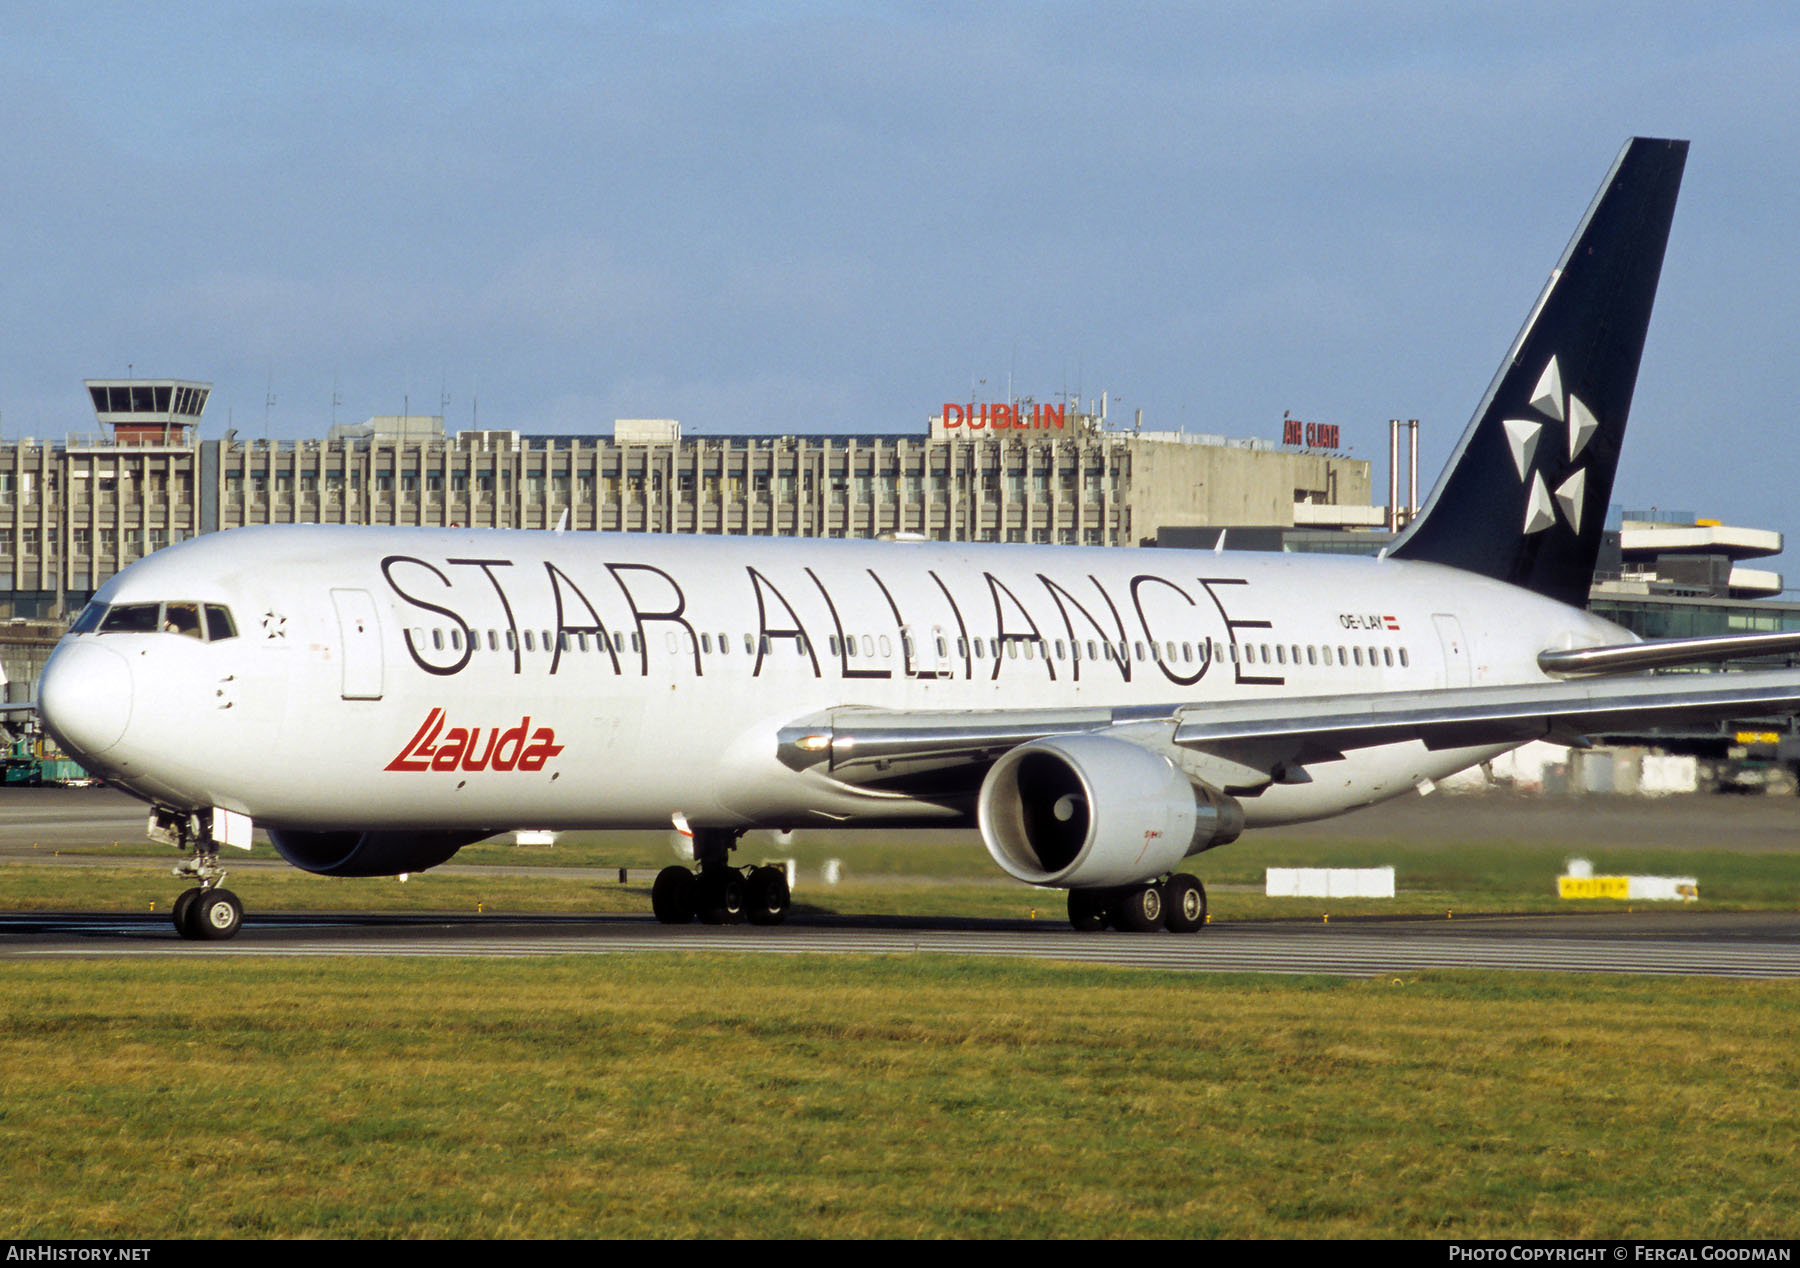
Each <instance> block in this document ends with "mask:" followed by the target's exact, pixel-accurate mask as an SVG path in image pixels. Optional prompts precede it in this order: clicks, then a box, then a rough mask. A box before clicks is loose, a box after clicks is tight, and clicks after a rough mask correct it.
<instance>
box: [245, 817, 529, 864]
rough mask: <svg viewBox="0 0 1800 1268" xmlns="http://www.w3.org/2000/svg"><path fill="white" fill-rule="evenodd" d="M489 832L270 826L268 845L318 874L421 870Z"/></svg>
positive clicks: (445, 858)
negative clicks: (303, 829)
mask: <svg viewBox="0 0 1800 1268" xmlns="http://www.w3.org/2000/svg"><path fill="white" fill-rule="evenodd" d="M492 835H493V834H492V833H491V832H475V833H468V832H462V833H453V834H448V835H446V834H445V833H442V832H293V831H289V830H287V829H285V828H272V829H270V831H269V843H270V844H271V845H273V846H274V847H275V852H276V853H277V854H279V855H281V857H282V858H284V859H286V860H287V861H288V862H289V863H292V864H293V865H294V866H295V867H297V868H299V869H301V870H302V871H306V872H316V873H318V874H319V875H320V876H398V875H400V874H401V873H402V872H423V871H424V870H426V869H427V868H431V867H436V866H437V865H438V864H439V863H442V862H444V861H446V860H447V859H449V857H450V856H451V855H453V854H455V853H456V852H457V851H458V850H460V849H462V848H463V846H465V845H470V844H472V843H474V842H476V841H479V840H481V839H482V838H483V837H488V836H492Z"/></svg>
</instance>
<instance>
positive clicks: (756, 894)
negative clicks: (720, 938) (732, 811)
mask: <svg viewBox="0 0 1800 1268" xmlns="http://www.w3.org/2000/svg"><path fill="white" fill-rule="evenodd" d="M742 835H743V833H742V832H741V831H740V830H738V829H736V828H695V829H694V857H695V858H696V859H698V860H699V862H700V870H699V872H698V873H695V872H692V871H689V870H688V869H687V868H685V867H665V868H663V870H662V871H660V872H658V873H657V874H656V884H655V885H654V886H652V887H651V890H650V906H651V908H652V909H653V910H654V911H655V912H656V918H657V919H658V920H660V921H662V922H663V923H664V924H665V925H685V924H688V923H689V922H691V921H692V920H694V919H695V918H696V917H697V918H698V919H699V920H700V923H701V924H707V925H735V924H737V923H739V922H740V921H744V920H748V921H749V922H750V923H751V924H753V925H778V924H780V923H781V922H782V921H783V920H785V919H787V913H788V904H789V901H790V898H791V895H790V894H789V892H788V883H787V873H786V872H784V871H782V870H781V869H780V868H779V867H733V866H731V864H730V863H729V862H728V861H727V860H728V858H729V857H730V853H731V851H732V850H734V849H736V848H737V840H738V838H739V837H740V836H742Z"/></svg>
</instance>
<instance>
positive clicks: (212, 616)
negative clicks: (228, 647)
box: [206, 603, 237, 643]
mask: <svg viewBox="0 0 1800 1268" xmlns="http://www.w3.org/2000/svg"><path fill="white" fill-rule="evenodd" d="M206 637H207V638H209V639H211V640H212V641H213V642H215V643H216V642H218V641H219V640H220V639H222V638H236V637H237V626H236V625H233V624H232V621H231V611H230V609H228V608H223V607H220V606H219V605H218V604H216V603H209V604H207V605H206Z"/></svg>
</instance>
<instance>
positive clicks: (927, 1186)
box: [0, 955, 1800, 1239]
mask: <svg viewBox="0 0 1800 1268" xmlns="http://www.w3.org/2000/svg"><path fill="white" fill-rule="evenodd" d="M0 992H4V994H5V997H6V999H7V1001H8V1006H9V1007H8V1024H7V1026H6V1027H5V1028H4V1029H0V1069H4V1070H5V1071H6V1072H7V1073H6V1078H5V1080H4V1082H3V1083H0V1157H3V1158H5V1159H6V1160H7V1183H6V1184H5V1185H4V1186H0V1227H5V1228H6V1229H7V1231H8V1235H9V1236H11V1237H14V1238H20V1239H28V1238H40V1237H41V1238H51V1237H100V1238H153V1237H212V1236H235V1237H268V1236H292V1235H299V1236H319V1237H397V1236H405V1237H568V1236H583V1235H597V1236H615V1237H638V1236H654V1235H673V1236H763V1237H872V1236H920V1235H950V1236H976V1237H1002V1236H1005V1237H1041V1236H1058V1237H1061V1236H1070V1237H1074V1236H1120V1235H1128V1236H1160V1237H1190V1236H1243V1237H1310V1238H1329V1237H1432V1238H1441V1237H1541V1238H1591V1237H1633V1238H1636V1237H1644V1238H1652V1237H1655V1238H1661V1237H1681V1238H1700V1237H1735V1238H1773V1237H1793V1236H1794V1235H1795V1234H1796V1233H1797V1232H1800V1216H1797V1215H1796V1211H1797V1210H1800V1130H1797V1129H1800V1122H1797V1121H1796V1118H1797V1110H1796V1100H1795V1097H1794V1088H1795V1086H1796V1084H1797V1082H1800V989H1797V988H1796V987H1794V986H1792V985H1787V984H1775V983H1732V982H1715V981H1708V980H1679V981H1662V980H1638V979H1634V980H1623V979H1608V978H1599V977H1590V976H1579V977H1550V976H1540V975H1528V974H1487V975H1482V974H1430V975H1424V976H1416V975H1408V976H1405V977H1399V978H1381V979H1376V980H1363V981H1324V980H1312V979H1300V980H1294V979H1283V978H1259V977H1226V976H1215V975H1174V974H1156V973H1144V972H1135V971H1126V970H1104V969H1091V968H1072V967H1064V966H1055V965H1016V964H998V963H991V962H985V961H968V960H956V959H944V958H934V957H918V956H906V957H889V958H869V959H831V960H825V959H810V958H807V959H788V958H786V957H781V958H763V957H726V956H660V955H654V956H653V955H640V956H621V957H616V958H613V957H583V958H580V959H536V960H527V961H519V962H503V963H502V962H491V961H442V960H419V961H380V962H373V963H362V962H351V961H341V960H312V961H308V960H283V961H279V962H278V961H272V960H260V959H233V960H231V961H230V962H229V963H228V964H224V963H192V962H186V961H179V962H161V961H159V962H154V963H142V962H134V963H122V962H119V961H116V960H108V961H92V962H87V961H84V962H75V963H58V964H41V963H29V964H27V963H20V962H16V961H15V962H5V963H0Z"/></svg>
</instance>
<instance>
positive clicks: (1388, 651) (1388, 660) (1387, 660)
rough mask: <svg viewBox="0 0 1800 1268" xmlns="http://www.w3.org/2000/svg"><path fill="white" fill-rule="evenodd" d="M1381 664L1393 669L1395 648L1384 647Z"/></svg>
mask: <svg viewBox="0 0 1800 1268" xmlns="http://www.w3.org/2000/svg"><path fill="white" fill-rule="evenodd" d="M1381 663H1382V664H1384V665H1386V666H1387V667H1388V668H1389V669H1392V668H1393V667H1394V649H1393V648H1391V647H1384V648H1382V649H1381Z"/></svg>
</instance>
